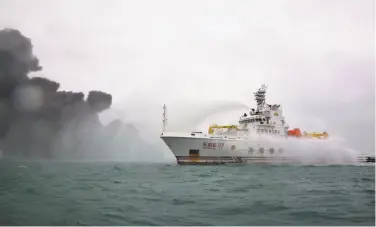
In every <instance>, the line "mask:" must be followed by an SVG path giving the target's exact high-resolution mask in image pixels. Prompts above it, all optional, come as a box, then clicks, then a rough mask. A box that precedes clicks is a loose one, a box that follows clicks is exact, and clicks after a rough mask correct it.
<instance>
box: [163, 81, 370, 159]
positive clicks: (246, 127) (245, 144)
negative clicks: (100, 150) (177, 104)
mask: <svg viewBox="0 0 376 227" xmlns="http://www.w3.org/2000/svg"><path fill="white" fill-rule="evenodd" d="M266 93H267V86H266V85H265V84H263V85H262V86H261V87H260V88H259V89H258V90H257V91H256V92H255V93H254V97H255V101H256V108H251V109H250V110H249V112H248V113H247V112H246V113H242V114H241V116H240V117H239V120H238V123H239V124H238V125H216V124H213V125H210V126H209V128H208V131H207V132H206V133H203V132H169V131H166V126H167V107H166V105H164V106H163V110H164V111H163V129H162V134H161V136H160V138H161V139H162V140H163V141H164V143H165V144H166V145H167V146H168V148H169V149H170V150H171V152H172V153H173V154H174V156H175V158H176V160H177V163H178V164H181V165H183V164H230V163H296V162H298V163H299V162H302V157H298V156H297V157H296V156H291V155H286V154H285V153H284V152H285V150H284V148H283V146H280V143H273V142H271V141H270V140H267V139H266V140H265V139H262V138H275V139H277V140H278V139H279V141H281V140H282V141H283V140H286V139H309V140H312V139H316V140H328V139H330V137H329V134H328V133H327V132H326V131H323V132H319V133H318V132H306V131H303V132H302V131H301V130H300V128H293V129H290V128H289V125H288V124H287V122H286V120H285V117H284V115H283V111H282V106H281V105H280V104H267V102H266ZM363 158H364V159H367V158H368V157H363Z"/></svg>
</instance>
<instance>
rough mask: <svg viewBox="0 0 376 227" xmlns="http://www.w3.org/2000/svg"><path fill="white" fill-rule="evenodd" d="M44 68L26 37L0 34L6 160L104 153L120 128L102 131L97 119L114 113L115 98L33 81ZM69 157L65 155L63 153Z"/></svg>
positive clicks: (0, 137)
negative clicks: (99, 115)
mask: <svg viewBox="0 0 376 227" xmlns="http://www.w3.org/2000/svg"><path fill="white" fill-rule="evenodd" d="M41 70H42V66H41V65H40V62H39V60H38V58H37V57H36V56H34V54H33V45H32V42H31V40H30V39H29V38H28V37H25V36H24V35H23V34H21V32H20V31H18V30H14V29H4V30H1V31H0V150H2V153H3V155H4V156H16V157H36V158H57V157H62V156H65V157H70V158H80V157H83V156H85V153H86V152H93V153H95V152H97V153H100V152H101V151H103V150H104V149H105V147H104V146H105V145H106V144H108V143H105V142H104V140H106V141H108V140H109V139H111V137H113V136H114V135H115V134H116V133H117V132H118V131H119V129H120V128H121V125H122V122H121V121H118V120H117V121H116V120H115V121H113V122H111V123H110V124H109V125H108V126H103V125H102V124H101V122H100V121H99V117H98V114H99V113H100V112H102V111H104V110H106V109H108V108H110V107H111V104H112V96H111V94H108V93H105V92H103V91H90V92H89V94H88V95H87V97H86V98H85V95H84V94H83V93H82V92H73V91H63V90H60V84H59V83H58V82H56V81H52V80H49V79H47V78H42V77H32V78H30V77H29V73H30V72H36V71H41ZM64 152H65V153H64Z"/></svg>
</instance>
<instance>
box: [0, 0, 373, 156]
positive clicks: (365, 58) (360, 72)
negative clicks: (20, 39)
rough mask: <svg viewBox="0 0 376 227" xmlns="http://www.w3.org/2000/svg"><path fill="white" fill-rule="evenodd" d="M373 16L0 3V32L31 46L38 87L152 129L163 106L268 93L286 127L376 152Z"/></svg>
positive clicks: (286, 0)
mask: <svg viewBox="0 0 376 227" xmlns="http://www.w3.org/2000/svg"><path fill="white" fill-rule="evenodd" d="M374 10H375V7H374V1H372V0H312V1H308V0H259V1H256V0H254V1H249V0H244V1H235V0H228V1H218V0H216V1H203V0H200V1H199V0H190V1H176V0H171V1H146V0H145V1H142V0H138V1H126V0H117V1H115V0H106V1H104V0H102V1H96V0H80V1H76V0H61V1H50V0H33V1H27V0H2V1H1V3H0V27H13V28H16V29H19V30H20V31H21V32H22V33H24V34H25V35H26V36H28V37H30V38H31V39H32V42H33V44H34V52H35V54H36V55H37V56H38V57H39V59H40V62H41V65H42V66H43V67H44V70H43V71H42V72H39V73H38V75H43V76H46V77H48V78H51V79H53V80H56V81H59V82H60V83H61V85H62V88H63V89H67V90H76V91H83V92H87V91H89V90H92V89H99V90H103V91H106V92H110V93H111V94H112V95H113V96H114V102H115V103H117V105H114V108H117V109H121V110H124V111H125V110H126V111H125V112H127V111H128V112H127V113H126V114H127V115H128V116H131V115H132V116H139V118H140V119H141V118H142V116H144V117H146V116H148V117H147V119H145V122H146V121H148V122H149V123H150V124H152V127H157V126H159V125H160V119H161V106H162V105H163V103H174V102H178V101H179V100H181V99H184V100H189V102H188V101H186V102H185V104H186V105H183V104H180V106H179V105H175V106H174V105H173V106H170V109H171V111H172V112H173V111H174V110H173V108H175V109H177V108H179V111H180V113H181V112H182V110H183V109H182V108H185V109H184V111H188V112H189V111H192V110H190V109H189V105H188V103H194V102H196V101H198V102H202V101H210V100H224V101H234V102H242V103H245V104H246V105H253V104H254V102H253V94H252V92H254V91H255V89H257V88H258V87H259V86H260V85H261V83H266V84H268V85H269V96H268V100H269V101H270V102H272V103H281V104H282V105H283V110H284V112H285V115H286V118H287V120H288V122H289V123H290V126H291V127H302V128H304V129H306V130H315V131H319V130H328V131H329V133H330V132H333V133H336V134H337V135H340V136H343V137H346V139H348V140H349V142H350V143H351V144H352V145H353V146H356V147H357V148H358V149H362V150H372V151H374V149H373V147H374V140H375V134H374V126H375V121H374V117H375V96H374V95H375V93H374V86H375V80H374V73H375V71H374V64H375V59H374V39H375V34H374V30H375V23H374ZM225 106H226V105H225ZM230 106H231V105H230ZM235 106H236V105H235ZM232 107H234V105H232ZM140 109H143V112H142V113H141V112H139V111H140ZM198 110H199V108H198V109H195V110H194V111H198ZM129 111H133V112H129ZM146 111H149V113H148V114H149V115H147V114H145V112H146ZM235 113H236V112H235ZM239 114H240V113H239ZM239 114H236V115H235V116H232V117H231V116H230V115H229V116H227V115H226V119H228V120H229V121H234V120H235V121H236V118H237V117H238V116H239ZM182 120H183V121H184V119H182ZM232 123H234V122H232ZM235 123H236V122H235ZM157 130H159V128H158V129H157ZM360 132H361V133H360Z"/></svg>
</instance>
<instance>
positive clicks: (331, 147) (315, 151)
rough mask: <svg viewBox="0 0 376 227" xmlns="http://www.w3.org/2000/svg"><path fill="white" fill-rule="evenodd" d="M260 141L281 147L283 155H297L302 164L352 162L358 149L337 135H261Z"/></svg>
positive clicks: (356, 156)
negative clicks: (351, 146)
mask: <svg viewBox="0 0 376 227" xmlns="http://www.w3.org/2000/svg"><path fill="white" fill-rule="evenodd" d="M261 140H262V141H265V142H267V143H273V144H275V146H276V147H280V148H282V149H283V153H282V154H281V156H283V157H299V158H301V160H302V161H301V162H302V163H304V164H354V163H356V162H357V158H358V156H359V155H360V152H359V151H356V150H354V149H351V148H349V147H348V146H347V145H346V141H345V140H344V139H343V138H341V137H338V136H334V137H331V138H330V139H327V140H320V139H297V138H288V139H286V138H275V137H269V136H266V137H262V138H261Z"/></svg>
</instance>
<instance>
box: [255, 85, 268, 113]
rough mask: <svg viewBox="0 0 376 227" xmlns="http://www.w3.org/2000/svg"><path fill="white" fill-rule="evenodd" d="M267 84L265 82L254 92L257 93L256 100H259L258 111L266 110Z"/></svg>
mask: <svg viewBox="0 0 376 227" xmlns="http://www.w3.org/2000/svg"><path fill="white" fill-rule="evenodd" d="M266 89H267V86H266V85H265V84H263V85H262V86H261V88H259V89H258V91H257V92H255V93H253V94H255V100H256V102H257V112H261V111H263V110H265V107H266V102H265V94H266Z"/></svg>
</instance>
